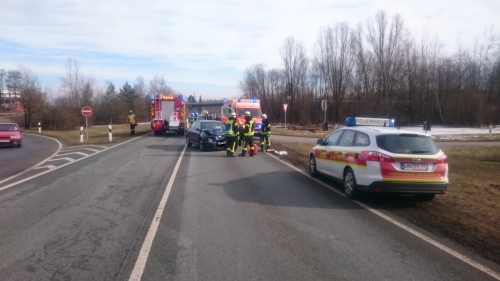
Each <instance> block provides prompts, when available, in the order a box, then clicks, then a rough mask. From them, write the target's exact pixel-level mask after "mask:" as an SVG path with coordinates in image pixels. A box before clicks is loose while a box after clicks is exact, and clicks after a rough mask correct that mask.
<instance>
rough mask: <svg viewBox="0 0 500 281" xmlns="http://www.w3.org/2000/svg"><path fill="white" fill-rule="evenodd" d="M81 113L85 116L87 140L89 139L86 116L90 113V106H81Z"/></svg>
mask: <svg viewBox="0 0 500 281" xmlns="http://www.w3.org/2000/svg"><path fill="white" fill-rule="evenodd" d="M82 115H83V116H85V128H87V140H89V126H88V122H87V117H89V116H90V115H92V108H90V106H84V107H82Z"/></svg>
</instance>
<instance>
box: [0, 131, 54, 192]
mask: <svg viewBox="0 0 500 281" xmlns="http://www.w3.org/2000/svg"><path fill="white" fill-rule="evenodd" d="M25 134H26V135H30V136H37V137H43V138H47V139H51V140H53V141H55V142H57V143H58V144H59V147H58V148H57V150H56V152H54V154H52V155H50V156H49V157H48V158H45V160H42V161H41V162H40V163H38V164H35V165H33V166H32V167H29V168H28V169H26V170H24V171H22V172H19V173H17V174H15V175H13V176H10V177H8V178H6V179H3V180H1V181H0V184H1V183H4V182H6V181H8V180H11V179H13V178H15V177H17V176H20V175H22V174H24V173H27V172H29V171H31V170H33V169H35V168H36V167H39V166H40V165H42V164H44V163H45V162H47V161H48V160H49V159H50V158H52V157H54V156H56V155H57V153H59V152H60V151H61V149H62V143H61V142H60V141H58V140H56V139H55V138H51V137H46V136H40V135H35V134H27V133H25Z"/></svg>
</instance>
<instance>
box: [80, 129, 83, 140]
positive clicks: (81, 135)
mask: <svg viewBox="0 0 500 281" xmlns="http://www.w3.org/2000/svg"><path fill="white" fill-rule="evenodd" d="M80 142H83V126H81V127H80Z"/></svg>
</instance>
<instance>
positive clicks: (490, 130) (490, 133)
mask: <svg viewBox="0 0 500 281" xmlns="http://www.w3.org/2000/svg"><path fill="white" fill-rule="evenodd" d="M490 140H491V125H490Z"/></svg>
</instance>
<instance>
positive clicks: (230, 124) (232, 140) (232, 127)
mask: <svg viewBox="0 0 500 281" xmlns="http://www.w3.org/2000/svg"><path fill="white" fill-rule="evenodd" d="M225 130H226V157H234V149H235V148H236V143H237V141H238V124H237V123H236V113H234V112H231V116H230V117H229V119H228V120H227V121H226V129H225Z"/></svg>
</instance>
